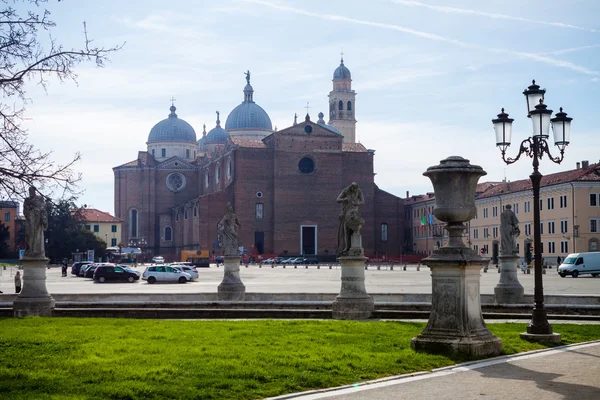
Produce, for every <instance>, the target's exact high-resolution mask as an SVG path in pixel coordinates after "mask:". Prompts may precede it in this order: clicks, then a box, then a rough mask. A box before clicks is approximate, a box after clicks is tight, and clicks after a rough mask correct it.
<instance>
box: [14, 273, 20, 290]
mask: <svg viewBox="0 0 600 400" xmlns="http://www.w3.org/2000/svg"><path fill="white" fill-rule="evenodd" d="M15 293H21V271H17V274H16V275H15Z"/></svg>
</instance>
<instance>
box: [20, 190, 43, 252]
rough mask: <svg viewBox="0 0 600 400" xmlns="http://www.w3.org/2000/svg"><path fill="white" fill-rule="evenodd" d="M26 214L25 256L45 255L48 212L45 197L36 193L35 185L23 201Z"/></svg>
mask: <svg viewBox="0 0 600 400" xmlns="http://www.w3.org/2000/svg"><path fill="white" fill-rule="evenodd" d="M23 214H24V215H25V256H26V257H40V258H44V257H45V254H46V252H45V250H44V231H45V230H46V229H47V228H48V214H47V212H46V203H45V201H44V198H43V197H42V196H40V195H37V194H36V189H35V187H33V186H31V187H30V188H29V197H27V198H26V199H25V201H24V202H23Z"/></svg>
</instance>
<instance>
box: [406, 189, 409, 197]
mask: <svg viewBox="0 0 600 400" xmlns="http://www.w3.org/2000/svg"><path fill="white" fill-rule="evenodd" d="M409 197H410V193H409V192H408V190H407V191H406V198H407V199H408V198H409Z"/></svg>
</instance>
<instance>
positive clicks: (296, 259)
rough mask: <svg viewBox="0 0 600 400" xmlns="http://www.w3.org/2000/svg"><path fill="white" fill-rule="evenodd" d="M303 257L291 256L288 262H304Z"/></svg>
mask: <svg viewBox="0 0 600 400" xmlns="http://www.w3.org/2000/svg"><path fill="white" fill-rule="evenodd" d="M304 260H305V258H304V257H296V258H292V259H291V260H290V261H289V262H288V264H304Z"/></svg>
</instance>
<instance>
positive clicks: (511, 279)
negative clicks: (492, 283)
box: [494, 255, 524, 304]
mask: <svg viewBox="0 0 600 400" xmlns="http://www.w3.org/2000/svg"><path fill="white" fill-rule="evenodd" d="M498 258H499V259H500V267H499V271H500V282H498V284H497V285H496V287H495V288H494V293H495V295H496V303H497V304H519V303H521V302H522V301H523V293H524V289H523V286H522V285H521V283H519V277H518V272H517V271H518V267H517V261H518V260H519V256H517V255H513V256H505V255H502V256H500V257H498Z"/></svg>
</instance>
